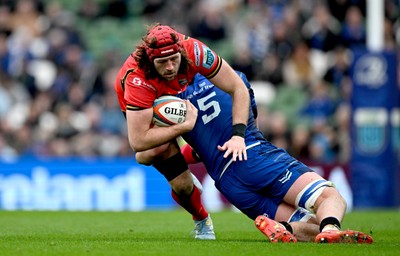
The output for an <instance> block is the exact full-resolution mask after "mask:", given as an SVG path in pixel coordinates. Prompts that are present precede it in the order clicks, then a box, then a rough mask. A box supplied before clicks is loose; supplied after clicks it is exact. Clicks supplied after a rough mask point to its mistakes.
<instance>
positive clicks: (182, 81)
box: [178, 78, 188, 85]
mask: <svg viewBox="0 0 400 256" xmlns="http://www.w3.org/2000/svg"><path fill="white" fill-rule="evenodd" d="M178 83H179V84H180V85H185V84H187V83H188V81H187V80H186V78H183V79H179V80H178Z"/></svg>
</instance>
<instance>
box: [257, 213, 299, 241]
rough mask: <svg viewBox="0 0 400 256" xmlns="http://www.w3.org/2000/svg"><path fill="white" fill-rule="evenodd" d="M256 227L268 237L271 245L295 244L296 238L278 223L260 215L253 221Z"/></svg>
mask: <svg viewBox="0 0 400 256" xmlns="http://www.w3.org/2000/svg"><path fill="white" fill-rule="evenodd" d="M254 223H255V225H256V227H257V228H258V229H259V230H260V231H261V232H262V233H263V234H264V235H266V236H267V237H268V239H269V241H271V242H272V243H278V242H280V243H296V242H297V239H296V237H295V236H294V235H293V234H292V233H290V232H289V231H288V230H286V228H285V227H284V226H283V225H282V224H281V223H279V222H276V221H274V220H271V219H270V218H268V217H267V216H265V215H260V216H258V217H257V218H256V220H255V221H254Z"/></svg>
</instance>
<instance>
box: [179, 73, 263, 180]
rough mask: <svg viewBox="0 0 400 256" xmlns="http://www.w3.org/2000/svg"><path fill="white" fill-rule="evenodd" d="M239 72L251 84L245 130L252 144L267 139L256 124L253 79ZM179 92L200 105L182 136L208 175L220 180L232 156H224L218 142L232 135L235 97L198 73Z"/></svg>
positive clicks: (246, 140) (180, 95)
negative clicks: (188, 128) (183, 89)
mask: <svg viewBox="0 0 400 256" xmlns="http://www.w3.org/2000/svg"><path fill="white" fill-rule="evenodd" d="M238 74H239V76H240V77H241V78H242V80H243V81H244V82H245V84H246V86H247V87H248V89H249V93H250V99H251V102H250V103H251V104H250V106H249V120H248V124H247V129H246V134H245V143H246V145H247V146H249V145H252V144H254V143H256V142H257V141H260V140H262V141H265V139H264V136H263V134H262V132H261V131H259V130H258V129H257V128H256V124H255V117H254V115H256V113H257V106H256V102H255V98H254V94H253V91H252V89H251V86H250V83H249V82H248V80H247V78H246V77H245V75H244V74H243V73H240V72H238ZM177 96H178V97H180V98H184V99H189V100H190V102H191V103H192V104H193V105H194V106H196V108H197V109H198V117H197V121H196V125H195V127H194V129H193V130H192V131H190V132H189V133H187V134H185V135H183V138H184V139H185V141H186V142H188V143H189V145H191V146H192V147H193V149H194V150H195V151H196V152H197V154H198V155H199V156H200V158H201V160H202V161H203V163H204V164H205V166H206V168H207V170H208V173H209V175H210V176H211V177H212V178H213V179H214V180H215V181H218V180H219V178H220V175H221V172H222V171H223V168H224V166H226V164H227V163H228V162H229V161H230V160H231V156H230V157H228V158H224V157H223V155H224V153H225V152H221V151H219V150H218V148H217V146H218V145H220V146H222V145H223V144H224V143H225V142H226V141H228V140H229V139H230V138H231V135H232V98H231V96H230V95H229V94H228V93H225V92H224V91H222V90H221V89H219V88H217V87H216V86H214V85H213V84H212V83H211V82H210V81H208V80H207V79H206V78H205V77H204V76H201V75H199V74H198V75H196V76H195V79H194V81H193V83H192V84H191V85H189V86H188V87H187V89H186V91H184V92H182V93H180V94H179V95H177Z"/></svg>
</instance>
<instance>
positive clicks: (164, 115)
mask: <svg viewBox="0 0 400 256" xmlns="http://www.w3.org/2000/svg"><path fill="white" fill-rule="evenodd" d="M185 118H186V103H185V101H184V100H182V99H181V98H178V97H175V96H172V95H164V96H161V97H159V98H157V99H156V100H155V101H154V103H153V123H154V124H155V125H157V126H171V125H175V124H180V123H183V122H184V121H185Z"/></svg>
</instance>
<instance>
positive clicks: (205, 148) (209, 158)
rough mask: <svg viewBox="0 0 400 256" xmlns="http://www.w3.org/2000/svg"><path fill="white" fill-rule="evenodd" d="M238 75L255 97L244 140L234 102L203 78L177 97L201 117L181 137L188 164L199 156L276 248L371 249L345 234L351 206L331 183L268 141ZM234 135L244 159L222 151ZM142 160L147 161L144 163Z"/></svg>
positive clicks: (356, 234) (367, 239)
mask: <svg viewBox="0 0 400 256" xmlns="http://www.w3.org/2000/svg"><path fill="white" fill-rule="evenodd" d="M239 75H240V77H241V78H242V80H243V81H244V82H245V84H246V86H247V87H248V90H249V93H250V95H251V104H250V106H249V119H248V123H247V125H246V129H245V131H243V133H241V134H239V133H237V131H234V130H233V129H232V100H231V96H230V95H229V94H228V93H226V92H224V91H222V90H220V89H219V88H217V87H216V86H214V85H213V84H212V83H211V82H210V81H209V80H207V79H206V78H204V77H203V76H201V75H196V77H195V80H194V82H193V84H192V85H191V86H188V88H187V90H186V91H184V92H182V93H180V94H179V95H178V97H181V98H183V99H188V100H190V102H191V104H193V106H194V107H195V108H196V109H197V111H198V117H197V121H196V124H195V126H194V128H193V129H192V130H191V131H190V132H188V133H186V134H182V137H183V138H184V139H185V141H186V142H187V143H188V145H186V146H185V148H184V149H183V150H182V152H183V153H184V155H185V156H186V158H191V157H192V156H193V153H194V152H196V154H197V156H198V157H199V159H201V161H202V162H203V163H204V165H205V167H206V169H207V172H208V174H209V175H210V176H211V178H212V179H213V180H214V181H215V186H216V188H217V189H218V190H219V191H220V192H221V193H222V194H223V195H224V196H225V197H226V199H227V200H228V201H229V202H230V203H232V204H233V205H234V206H236V207H237V208H238V209H239V210H240V211H242V212H243V213H244V214H246V215H247V216H248V217H249V218H251V219H253V220H254V221H255V225H256V226H257V228H258V229H259V230H260V231H261V232H262V233H264V234H265V235H266V236H267V237H268V238H269V239H270V240H271V241H272V242H296V241H297V240H299V241H315V242H317V243H322V242H323V243H372V241H373V239H372V237H371V236H369V235H367V234H365V233H362V232H360V231H353V230H341V228H340V226H341V222H342V220H343V217H344V215H345V212H346V202H345V200H344V199H343V197H342V196H341V195H340V194H339V192H338V191H337V190H336V189H335V187H334V185H333V184H332V183H331V182H329V181H327V180H325V179H324V178H322V177H321V176H320V175H318V174H317V173H316V172H314V171H312V170H311V169H310V168H309V167H308V166H306V165H304V164H303V163H301V162H300V161H298V160H296V159H295V158H293V157H292V156H290V155H289V154H288V153H287V152H286V151H285V150H284V149H282V148H278V147H276V146H275V145H273V144H271V143H270V142H268V141H267V140H266V139H265V138H264V136H263V134H262V133H261V132H260V130H259V129H258V128H257V124H256V118H257V106H256V103H255V98H254V95H253V92H252V90H251V86H250V84H249V82H248V81H247V79H246V77H245V76H244V75H243V74H242V73H239ZM193 106H190V107H189V108H188V111H191V110H190V109H191V108H192V107H193ZM271 122H273V120H271ZM233 135H234V136H240V137H242V138H244V139H245V143H246V146H247V150H246V155H245V157H242V156H235V155H234V152H233V153H231V152H227V151H226V148H225V146H221V145H224V142H226V141H228V140H229V139H230V138H231V137H232V136H233ZM189 145H190V146H191V147H190V148H189ZM191 149H193V150H194V152H192V151H191ZM140 157H146V155H145V154H144V155H142V156H139V158H138V160H139V161H140ZM246 158H247V159H246ZM145 161H149V159H146V160H145Z"/></svg>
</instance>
